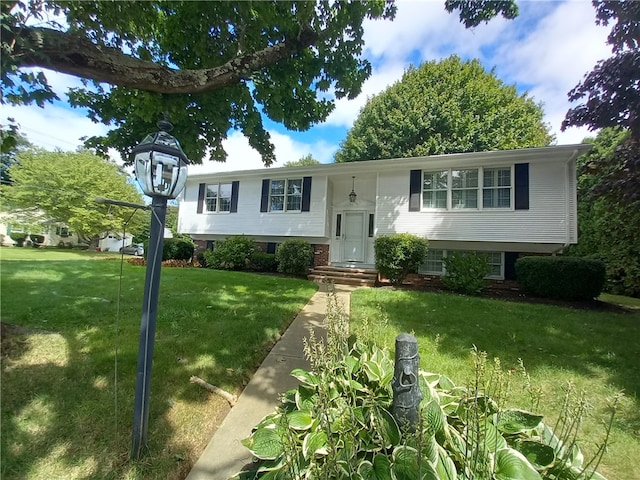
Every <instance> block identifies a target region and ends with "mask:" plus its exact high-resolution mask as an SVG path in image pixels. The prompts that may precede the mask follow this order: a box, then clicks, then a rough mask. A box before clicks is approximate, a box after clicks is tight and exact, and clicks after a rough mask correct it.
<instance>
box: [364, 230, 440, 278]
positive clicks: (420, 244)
mask: <svg viewBox="0 0 640 480" xmlns="http://www.w3.org/2000/svg"><path fill="white" fill-rule="evenodd" d="M428 247H429V241H428V240H427V239H426V238H421V237H418V236H416V235H412V234H410V233H394V234H391V235H382V236H379V237H377V238H376V239H375V243H374V249H375V253H376V268H377V269H378V272H380V274H381V275H382V276H384V277H386V278H388V279H389V280H390V281H391V284H392V285H400V284H402V282H403V280H404V279H405V278H406V277H407V275H408V274H409V273H411V272H415V271H417V270H418V267H419V266H420V265H421V264H422V263H424V261H425V260H426V258H427V249H428Z"/></svg>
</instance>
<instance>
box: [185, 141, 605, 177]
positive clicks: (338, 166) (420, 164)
mask: <svg viewBox="0 0 640 480" xmlns="http://www.w3.org/2000/svg"><path fill="white" fill-rule="evenodd" d="M592 147H593V146H592V145H590V144H575V145H554V146H549V147H535V148H520V149H516V150H493V151H489V152H469V153H449V154H443V155H429V156H423V157H408V158H390V159H383V160H364V161H361V162H346V163H324V164H321V165H311V166H298V167H277V168H268V167H266V168H261V169H257V170H236V171H228V172H212V173H206V172H205V173H193V174H189V176H188V178H189V179H190V180H206V179H210V178H215V179H219V180H221V179H225V178H233V179H236V180H237V179H241V178H243V177H256V176H260V177H264V176H265V174H266V175H268V176H270V177H279V176H283V177H284V176H287V175H290V174H291V173H295V174H296V175H297V176H309V175H314V174H316V175H317V174H322V175H352V174H360V173H363V172H368V173H370V172H371V171H378V172H382V171H384V170H397V169H398V168H442V167H445V166H446V167H457V166H460V167H462V166H469V167H472V166H475V165H478V166H480V165H488V164H507V163H520V162H544V161H566V160H569V159H570V158H571V157H577V156H579V155H582V154H584V153H587V152H588V151H589V150H591V148H592Z"/></svg>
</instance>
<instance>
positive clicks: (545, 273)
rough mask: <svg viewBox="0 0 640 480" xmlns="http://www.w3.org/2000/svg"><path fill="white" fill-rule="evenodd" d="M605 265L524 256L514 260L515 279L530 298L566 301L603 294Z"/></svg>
mask: <svg viewBox="0 0 640 480" xmlns="http://www.w3.org/2000/svg"><path fill="white" fill-rule="evenodd" d="M605 270H606V269H605V265H604V263H603V262H601V261H599V260H590V259H586V258H577V257H523V258H519V259H518V260H517V261H516V276H517V278H518V284H519V285H520V288H521V289H522V291H523V292H524V293H526V294H529V295H538V296H541V297H549V298H560V299H566V300H592V299H594V298H596V297H598V296H599V295H600V293H602V289H603V288H604V283H605V273H606V272H605Z"/></svg>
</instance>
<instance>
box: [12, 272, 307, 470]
mask: <svg viewBox="0 0 640 480" xmlns="http://www.w3.org/2000/svg"><path fill="white" fill-rule="evenodd" d="M119 272H120V263H119V262H102V261H99V262H98V261H79V262H24V261H20V262H3V266H2V292H3V295H2V321H3V322H7V323H11V324H16V325H20V326H21V329H22V330H18V331H15V330H14V331H7V332H3V362H2V452H3V454H2V456H3V459H2V477H3V478H7V479H9V478H11V479H27V478H37V477H38V476H40V477H42V478H44V477H48V478H62V477H64V478H89V477H91V478H93V477H100V478H122V477H124V476H126V475H129V476H130V477H131V478H184V476H185V475H186V473H187V472H188V471H189V469H190V466H191V464H192V462H193V461H195V459H196V456H197V454H199V449H200V448H203V447H204V445H205V444H206V441H207V440H208V435H209V434H210V432H207V431H203V429H205V430H206V425H205V424H207V423H211V421H210V419H211V418H213V417H215V412H212V411H208V410H210V408H211V406H212V405H214V404H218V403H219V400H214V399H212V398H211V395H210V394H209V393H207V392H205V391H204V390H202V389H201V388H200V387H198V386H195V385H193V384H190V383H189V378H190V376H191V375H197V376H200V377H201V378H203V379H205V380H206V381H208V382H209V383H212V384H215V385H218V386H220V387H222V388H224V389H226V390H228V391H232V392H235V393H239V391H240V390H241V389H242V387H243V385H244V384H246V382H247V381H248V379H249V378H250V377H251V375H252V373H253V371H255V369H256V367H257V366H258V365H259V363H260V362H261V361H262V359H263V358H264V356H265V354H266V352H267V351H268V349H269V348H270V347H271V345H273V343H274V342H275V340H276V338H277V337H278V335H279V334H280V333H281V332H282V331H284V330H285V329H286V327H287V325H288V324H289V323H290V322H291V320H293V318H294V317H295V314H296V313H297V312H298V310H299V309H300V308H301V307H302V306H303V305H304V304H305V303H306V301H307V300H308V298H309V297H310V296H311V295H312V293H313V292H314V291H315V286H313V285H310V284H308V282H305V281H300V280H293V279H282V278H278V277H266V276H260V277H257V276H253V275H248V274H242V273H227V272H216V271H212V270H195V269H168V268H164V269H163V272H162V281H161V292H160V302H159V309H158V320H157V331H156V342H155V352H154V364H153V376H152V386H151V395H150V417H149V418H150V420H149V436H148V438H149V445H148V451H147V454H146V455H145V457H144V458H143V459H142V460H141V461H138V462H129V461H128V455H129V449H130V442H131V428H132V423H133V396H134V389H135V377H136V365H137V354H138V340H139V338H138V337H139V329H140V316H141V304H142V291H143V282H144V268H140V267H132V266H129V265H124V275H123V284H122V291H121V295H120V302H119V305H118V301H117V299H118V283H119ZM118 308H119V311H120V315H119V320H118V322H117V323H118V324H117V330H118V334H117V335H116V317H117V316H116V313H117V310H118ZM24 329H28V330H24ZM43 332H48V333H43ZM4 333H7V335H5V334H4ZM5 347H6V349H5ZM116 349H117V351H118V355H117V365H118V367H117V372H118V377H117V385H116V381H115V378H114V369H115V360H116V355H115V351H116ZM5 354H6V355H5ZM116 391H117V401H116V396H115V395H116V394H115V392H116ZM116 405H117V407H116ZM177 412H178V413H177ZM179 412H183V414H181V413H179Z"/></svg>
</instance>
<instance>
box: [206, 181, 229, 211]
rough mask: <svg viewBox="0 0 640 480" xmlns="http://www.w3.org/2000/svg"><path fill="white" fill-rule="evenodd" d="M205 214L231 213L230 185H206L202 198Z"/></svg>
mask: <svg viewBox="0 0 640 480" xmlns="http://www.w3.org/2000/svg"><path fill="white" fill-rule="evenodd" d="M204 203H205V205H206V209H207V212H230V211H231V184H230V183H213V184H210V185H207V190H206V193H205V197H204Z"/></svg>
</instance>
